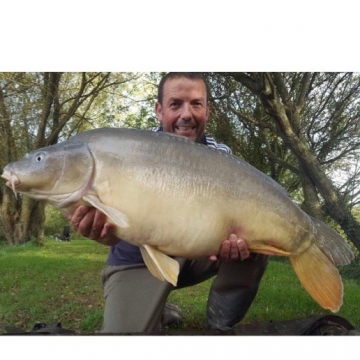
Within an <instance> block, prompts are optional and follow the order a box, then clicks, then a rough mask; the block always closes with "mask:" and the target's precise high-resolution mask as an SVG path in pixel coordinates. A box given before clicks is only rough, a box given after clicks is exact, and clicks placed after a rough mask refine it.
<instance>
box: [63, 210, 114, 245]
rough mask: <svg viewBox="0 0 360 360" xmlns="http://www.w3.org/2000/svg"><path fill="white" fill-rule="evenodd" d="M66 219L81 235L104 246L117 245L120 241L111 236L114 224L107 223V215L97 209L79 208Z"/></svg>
mask: <svg viewBox="0 0 360 360" xmlns="http://www.w3.org/2000/svg"><path fill="white" fill-rule="evenodd" d="M65 217H66V218H67V219H68V220H69V221H70V222H71V224H72V226H73V228H74V230H76V231H77V232H78V233H80V235H82V236H84V237H87V238H89V239H92V240H95V241H97V242H99V243H101V244H103V245H107V246H111V245H116V244H117V243H118V242H119V241H120V240H119V239H118V238H117V237H116V236H114V235H113V234H111V229H112V226H113V225H112V224H110V223H108V222H106V215H104V214H103V213H102V212H100V211H99V210H97V209H95V208H89V207H87V206H83V205H81V206H79V207H78V208H77V209H76V210H75V212H74V213H73V215H66V214H65Z"/></svg>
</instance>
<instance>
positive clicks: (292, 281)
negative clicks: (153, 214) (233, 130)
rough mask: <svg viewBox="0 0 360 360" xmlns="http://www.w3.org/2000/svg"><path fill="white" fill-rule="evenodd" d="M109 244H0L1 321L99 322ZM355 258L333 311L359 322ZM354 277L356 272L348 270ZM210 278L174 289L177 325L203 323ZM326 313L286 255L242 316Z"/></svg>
mask: <svg viewBox="0 0 360 360" xmlns="http://www.w3.org/2000/svg"><path fill="white" fill-rule="evenodd" d="M107 253H108V248H107V247H105V246H101V245H99V244H97V243H95V242H93V241H90V240H72V241H71V242H56V241H53V240H47V241H46V242H45V244H44V245H42V246H34V245H32V244H27V245H24V246H18V247H3V248H1V249H0V260H1V261H0V274H1V276H0V323H6V324H9V325H13V326H17V327H20V328H22V329H24V330H30V329H31V328H32V326H33V325H34V324H35V323H36V322H44V323H54V322H61V323H62V325H63V327H64V328H67V329H71V330H74V331H75V332H76V333H78V334H81V333H83V334H84V333H86V334H89V333H96V332H99V331H100V329H101V323H102V314H103V306H104V301H103V288H102V283H101V280H100V272H101V270H102V269H103V268H104V266H105V260H106V257H107ZM359 267H360V265H359V264H358V262H356V263H355V264H354V265H352V266H348V267H346V268H344V270H343V271H342V274H343V280H344V292H345V295H344V304H343V306H342V308H341V310H340V312H339V313H338V315H340V316H343V317H344V318H346V319H347V320H348V321H350V322H351V323H352V324H353V325H354V326H355V327H356V328H360V310H359V309H358V304H359V303H360V278H359V277H357V274H358V273H359ZM354 277H355V278H354ZM210 285H211V280H209V281H207V282H204V283H202V284H199V285H197V286H193V287H189V288H185V289H180V290H176V291H173V292H172V293H171V294H170V297H169V301H170V302H173V303H175V304H177V305H178V306H180V308H181V310H182V311H183V314H184V318H185V321H184V324H183V325H182V326H181V327H179V329H180V330H181V331H189V332H191V331H197V330H201V329H204V326H205V309H206V300H207V294H208V291H209V288H210ZM321 314H330V312H329V311H326V310H324V309H322V308H321V307H320V306H318V305H317V304H316V303H315V302H314V301H313V300H312V298H311V297H310V296H309V295H308V294H307V292H306V291H305V290H304V289H303V288H302V287H301V285H300V283H299V281H298V279H297V277H296V275H295V273H294V271H293V270H292V268H291V266H290V265H289V262H288V261H287V260H286V259H285V260H277V261H275V260H272V261H270V263H269V266H268V269H267V271H266V272H265V275H264V278H263V281H262V283H261V285H260V289H259V292H258V295H257V297H256V298H255V301H254V303H253V304H252V306H251V308H250V310H249V311H248V313H247V315H246V317H245V319H244V322H247V323H250V322H255V321H262V320H288V319H295V318H301V317H306V316H311V315H321Z"/></svg>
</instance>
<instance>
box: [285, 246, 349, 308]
mask: <svg viewBox="0 0 360 360" xmlns="http://www.w3.org/2000/svg"><path fill="white" fill-rule="evenodd" d="M289 259H290V262H291V264H292V266H293V268H294V270H295V273H296V275H297V276H298V278H299V280H300V283H301V284H302V286H303V287H304V288H305V289H306V290H307V292H308V293H309V294H310V296H311V297H312V298H313V299H314V300H315V301H316V302H317V303H318V304H319V305H320V306H322V307H323V308H324V309H329V310H331V311H332V312H337V311H339V309H340V307H341V305H342V301H343V300H342V299H343V283H342V280H341V276H340V274H339V271H338V269H337V268H336V266H335V265H334V264H333V262H332V261H331V260H330V259H329V258H328V257H327V256H326V255H325V254H324V253H323V252H322V250H321V249H320V248H319V247H318V246H317V245H316V244H315V243H313V244H312V246H310V248H308V249H307V250H306V251H304V252H302V253H301V254H299V255H291V256H290V257H289Z"/></svg>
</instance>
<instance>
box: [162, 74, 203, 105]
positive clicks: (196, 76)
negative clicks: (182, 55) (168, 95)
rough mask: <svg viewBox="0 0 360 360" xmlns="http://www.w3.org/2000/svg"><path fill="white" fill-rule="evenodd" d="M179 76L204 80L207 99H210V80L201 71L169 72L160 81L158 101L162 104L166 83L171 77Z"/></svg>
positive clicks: (176, 77)
mask: <svg viewBox="0 0 360 360" xmlns="http://www.w3.org/2000/svg"><path fill="white" fill-rule="evenodd" d="M179 78H187V79H191V80H202V81H203V83H204V84H205V88H206V101H209V99H210V87H209V84H208V82H207V81H206V79H205V76H204V74H203V73H200V72H169V73H167V74H166V75H165V76H163V77H162V79H161V80H160V82H159V86H158V102H159V103H160V104H161V105H162V102H163V97H164V85H165V83H166V81H167V80H169V79H179Z"/></svg>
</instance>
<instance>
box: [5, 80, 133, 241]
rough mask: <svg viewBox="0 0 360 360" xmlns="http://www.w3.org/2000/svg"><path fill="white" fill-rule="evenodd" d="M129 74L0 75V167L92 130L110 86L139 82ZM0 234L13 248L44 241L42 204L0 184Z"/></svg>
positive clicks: (115, 86)
mask: <svg viewBox="0 0 360 360" xmlns="http://www.w3.org/2000/svg"><path fill="white" fill-rule="evenodd" d="M138 76H139V75H137V74H131V73H119V74H111V73H10V74H6V73H3V74H0V116H1V121H0V151H1V155H2V156H1V159H0V165H1V168H3V167H4V166H5V165H6V164H7V163H9V162H11V161H15V160H17V159H18V158H19V157H21V156H23V155H24V154H25V153H26V152H29V151H31V150H33V149H37V148H40V147H44V146H48V145H51V144H55V143H57V141H58V140H59V139H67V138H68V137H70V136H71V135H73V134H75V133H77V132H78V131H83V130H86V129H88V128H91V127H93V123H92V122H93V121H95V120H96V116H97V115H98V114H99V111H98V112H96V111H93V112H90V110H92V109H94V108H96V107H97V108H98V109H101V108H102V107H103V105H102V104H103V103H105V104H106V101H107V95H108V93H107V92H108V91H109V89H110V88H118V87H120V85H123V84H126V83H127V82H129V81H131V80H133V79H134V78H137V77H138ZM0 205H1V210H0V232H1V233H2V236H3V237H5V239H6V240H7V241H8V243H9V244H19V243H24V242H27V241H29V240H30V239H32V238H33V239H38V240H40V241H41V239H42V237H43V229H44V227H43V224H44V203H42V202H38V201H34V200H32V199H29V198H27V197H22V196H18V198H17V199H16V198H15V197H14V195H13V194H12V193H11V191H10V190H9V189H8V188H7V187H6V186H5V184H4V182H1V191H0Z"/></svg>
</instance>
